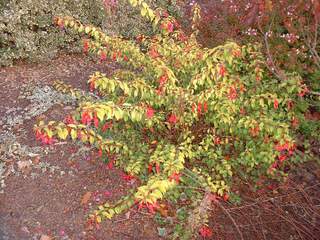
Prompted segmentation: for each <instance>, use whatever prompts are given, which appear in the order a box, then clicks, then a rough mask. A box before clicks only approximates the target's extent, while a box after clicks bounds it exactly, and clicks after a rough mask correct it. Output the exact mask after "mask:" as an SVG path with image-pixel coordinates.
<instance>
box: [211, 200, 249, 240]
mask: <svg viewBox="0 0 320 240" xmlns="http://www.w3.org/2000/svg"><path fill="white" fill-rule="evenodd" d="M215 203H216V204H217V205H218V206H219V207H220V208H221V209H222V210H223V211H224V212H225V214H226V215H227V216H228V217H229V218H230V220H231V221H232V223H233V225H234V226H235V228H236V229H237V232H238V234H239V237H240V239H241V240H244V238H243V235H242V232H241V231H240V228H239V226H238V224H237V223H236V221H235V220H234V218H233V217H232V216H231V214H230V213H229V211H228V210H227V209H226V208H225V207H224V206H223V205H222V204H221V203H220V202H219V201H215Z"/></svg>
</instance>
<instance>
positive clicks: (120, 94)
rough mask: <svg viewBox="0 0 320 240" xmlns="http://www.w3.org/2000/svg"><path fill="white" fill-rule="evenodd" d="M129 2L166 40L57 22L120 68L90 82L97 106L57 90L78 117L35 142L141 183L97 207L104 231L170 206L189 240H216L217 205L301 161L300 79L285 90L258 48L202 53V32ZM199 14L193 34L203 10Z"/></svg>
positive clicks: (41, 129)
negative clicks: (211, 219) (133, 211)
mask: <svg viewBox="0 0 320 240" xmlns="http://www.w3.org/2000/svg"><path fill="white" fill-rule="evenodd" d="M129 2H130V3H131V4H132V5H133V6H138V7H139V8H140V12H141V15H142V16H144V17H146V18H147V19H149V20H150V21H151V22H152V23H153V25H154V26H158V27H159V29H160V32H159V34H157V35H155V36H153V37H151V38H148V37H143V36H142V37H140V38H139V39H138V40H137V42H133V41H129V40H125V39H123V38H119V37H110V36H107V35H106V34H104V33H103V32H102V31H100V30H99V29H98V28H96V27H94V26H92V25H83V24H81V23H80V22H79V21H77V20H75V19H73V18H71V17H64V18H60V17H58V18H56V24H57V25H58V26H59V27H60V28H66V29H69V30H71V31H74V32H76V33H79V34H80V36H83V35H85V36H86V38H85V39H84V41H83V50H84V52H86V53H89V54H92V55H98V57H99V58H100V61H101V62H106V61H116V62H118V63H119V64H121V65H122V67H123V69H122V71H118V72H116V73H115V74H114V75H112V76H107V75H105V74H103V73H100V72H96V73H94V74H93V75H92V76H91V77H90V79H89V80H88V83H89V86H90V90H91V91H92V92H94V93H95V94H94V96H96V97H97V98H94V97H93V96H92V94H91V95H90V94H88V95H82V93H81V91H77V90H75V89H72V87H70V86H68V85H65V84H63V83H61V82H57V83H56V88H57V89H58V90H61V91H64V92H70V94H73V95H75V96H77V97H78V98H79V101H80V105H79V108H78V109H77V110H76V111H75V112H74V113H72V114H71V115H70V116H67V117H66V119H65V120H64V121H63V122H56V121H50V122H49V123H47V124H46V123H44V122H42V121H40V122H39V123H38V124H37V125H36V126H35V132H36V136H37V138H38V139H39V140H41V141H42V142H43V143H46V144H50V143H52V142H54V141H56V139H63V140H65V139H67V138H68V137H70V138H71V139H72V140H74V141H76V140H79V141H81V142H83V143H86V144H90V145H92V146H93V147H95V148H96V149H97V151H98V153H99V155H100V156H101V158H102V159H104V160H105V161H106V162H107V163H108V165H109V166H112V165H113V164H115V165H116V166H118V167H120V168H122V169H123V170H124V171H125V175H124V176H123V177H124V179H126V180H128V181H131V180H132V179H136V180H137V181H139V182H140V186H138V187H137V188H136V189H134V190H133V191H132V192H131V193H130V194H128V195H127V196H124V197H123V198H121V199H120V200H119V201H117V202H116V203H112V204H111V203H105V204H104V205H101V206H99V208H98V210H97V211H95V212H94V213H93V214H92V215H91V218H90V221H95V222H97V223H100V222H101V221H102V220H103V219H105V218H112V217H113V216H114V215H116V214H119V213H122V212H124V211H126V210H127V209H129V208H131V207H134V206H135V205H137V206H138V208H139V209H140V208H146V209H148V210H149V211H150V212H152V213H153V212H156V211H160V209H161V208H162V207H163V204H165V203H166V202H170V203H172V204H173V203H175V204H179V203H181V202H183V203H187V204H185V205H186V207H185V209H184V210H181V209H180V210H179V213H178V212H177V217H178V219H180V220H181V219H185V221H184V223H183V224H181V225H184V227H185V229H186V231H184V233H183V235H184V237H187V236H189V237H190V236H191V234H192V233H194V232H195V231H197V230H200V234H205V235H206V236H209V235H211V234H212V232H210V229H208V228H207V227H206V226H204V225H205V224H207V217H206V209H207V207H209V206H210V203H211V202H212V201H219V200H220V199H224V200H226V201H227V200H228V198H229V194H230V192H231V191H232V184H233V183H234V182H235V181H237V180H239V179H246V180H251V181H258V180H261V179H264V178H277V179H279V178H281V177H282V176H285V175H286V174H285V173H284V171H283V170H284V168H285V167H286V166H290V164H292V161H294V160H295V159H296V158H297V156H296V154H295V152H296V144H295V135H294V130H295V128H296V127H297V117H298V115H297V111H296V108H295V106H296V104H297V103H299V101H301V99H302V97H303V96H304V94H305V86H304V85H303V84H302V82H301V78H300V77H299V76H298V75H296V74H288V75H287V76H286V77H287V78H288V80H287V81H285V82H279V80H278V79H275V78H274V77H273V75H272V74H270V72H269V71H268V70H267V69H266V67H265V60H264V58H263V55H262V54H261V52H260V51H259V47H258V46H254V45H244V46H239V45H237V44H236V43H234V42H228V43H226V44H224V45H221V46H218V47H215V48H204V47H202V46H201V45H200V44H198V43H197V41H196V32H194V33H192V34H191V35H190V36H186V34H185V33H184V32H183V31H182V30H181V29H180V27H179V24H178V23H177V22H176V20H175V19H174V18H173V17H171V16H167V15H164V16H163V15H162V16H161V15H160V14H158V13H155V12H154V11H153V10H151V8H150V7H149V6H148V5H147V4H146V3H145V2H144V1H142V0H139V1H138V0H130V1H129ZM194 13H195V14H194V17H193V19H194V22H193V29H195V25H196V23H197V20H198V17H197V16H198V14H199V8H198V7H197V5H196V6H195V8H194ZM99 96H100V97H99ZM181 225H179V226H180V227H181ZM180 227H178V228H177V229H176V231H177V232H178V233H180V234H182V233H181V228H180ZM173 236H174V235H173ZM178 237H182V236H178Z"/></svg>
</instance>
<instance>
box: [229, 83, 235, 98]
mask: <svg viewBox="0 0 320 240" xmlns="http://www.w3.org/2000/svg"><path fill="white" fill-rule="evenodd" d="M228 98H229V99H230V100H235V99H236V98H237V90H236V88H235V87H233V86H232V87H230V89H229V96H228Z"/></svg>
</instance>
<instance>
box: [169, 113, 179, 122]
mask: <svg viewBox="0 0 320 240" xmlns="http://www.w3.org/2000/svg"><path fill="white" fill-rule="evenodd" d="M177 121H178V119H177V116H176V115H175V114H171V115H170V116H169V119H168V122H169V123H171V124H176V123H177Z"/></svg>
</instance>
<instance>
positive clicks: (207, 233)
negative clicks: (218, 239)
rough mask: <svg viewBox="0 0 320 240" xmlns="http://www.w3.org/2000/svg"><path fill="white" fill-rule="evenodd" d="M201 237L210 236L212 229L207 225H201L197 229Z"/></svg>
mask: <svg viewBox="0 0 320 240" xmlns="http://www.w3.org/2000/svg"><path fill="white" fill-rule="evenodd" d="M199 233H200V235H201V237H204V238H209V237H212V234H213V233H212V230H211V229H210V228H209V227H208V226H203V227H201V228H200V229H199Z"/></svg>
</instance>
